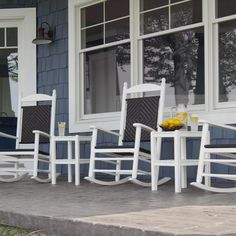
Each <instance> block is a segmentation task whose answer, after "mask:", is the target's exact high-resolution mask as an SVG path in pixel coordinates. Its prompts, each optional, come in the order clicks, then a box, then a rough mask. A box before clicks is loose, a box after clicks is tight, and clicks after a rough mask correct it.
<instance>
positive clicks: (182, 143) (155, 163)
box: [151, 130, 202, 193]
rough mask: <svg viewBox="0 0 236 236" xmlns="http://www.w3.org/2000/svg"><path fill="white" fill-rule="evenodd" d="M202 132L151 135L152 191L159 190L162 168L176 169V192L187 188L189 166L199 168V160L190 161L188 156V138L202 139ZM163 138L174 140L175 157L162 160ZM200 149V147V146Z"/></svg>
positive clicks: (177, 131)
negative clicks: (159, 177)
mask: <svg viewBox="0 0 236 236" xmlns="http://www.w3.org/2000/svg"><path fill="white" fill-rule="evenodd" d="M201 136H202V132H201V131H182V130H176V131H170V132H169V131H167V132H166V131H163V132H152V134H151V159H152V190H157V182H158V175H159V168H160V166H172V167H174V168H175V192H176V193H180V192H181V188H187V166H197V165H198V159H188V158H187V155H186V138H201ZM162 138H173V139H174V157H173V158H172V159H168V160H161V158H160V157H161V141H162ZM199 149H200V146H199Z"/></svg>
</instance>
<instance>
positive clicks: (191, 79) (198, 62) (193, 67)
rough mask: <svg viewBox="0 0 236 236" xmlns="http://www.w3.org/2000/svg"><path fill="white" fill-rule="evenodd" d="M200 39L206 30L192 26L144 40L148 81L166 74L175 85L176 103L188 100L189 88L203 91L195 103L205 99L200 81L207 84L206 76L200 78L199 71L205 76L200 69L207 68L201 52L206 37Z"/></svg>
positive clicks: (199, 93)
mask: <svg viewBox="0 0 236 236" xmlns="http://www.w3.org/2000/svg"><path fill="white" fill-rule="evenodd" d="M198 30H200V29H198ZM200 31H201V30H200ZM201 39H203V34H201V33H197V32H196V31H193V30H191V31H184V32H178V33H175V34H169V35H165V36H160V37H155V38H151V39H146V40H144V77H145V80H146V82H159V81H160V79H161V78H162V77H165V78H166V80H167V83H168V84H171V86H172V87H174V89H175V99H176V104H179V103H184V104H188V103H189V98H188V96H189V91H190V90H192V91H193V92H194V93H195V95H200V96H195V101H194V103H195V104H199V103H203V102H204V98H203V96H202V95H203V94H204V89H203V90H202V89H200V88H199V87H200V86H199V85H198V83H202V85H201V86H203V88H204V82H202V79H204V77H203V78H202V79H200V80H199V77H200V75H201V77H202V76H204V73H202V72H201V71H204V55H201V53H200V52H201V51H202V50H203V42H204V41H203V40H201ZM203 51H204V50H203ZM199 67H201V69H199ZM203 81H204V80H203Z"/></svg>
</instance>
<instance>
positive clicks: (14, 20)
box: [0, 8, 36, 117]
mask: <svg viewBox="0 0 236 236" xmlns="http://www.w3.org/2000/svg"><path fill="white" fill-rule="evenodd" d="M35 32H36V14H35V9H33V8H28V9H1V10H0V117H4V116H6V117H17V106H18V95H19V93H21V94H22V95H23V96H25V95H27V94H31V93H35V92H36V46H35V45H33V44H32V40H33V38H34V37H35Z"/></svg>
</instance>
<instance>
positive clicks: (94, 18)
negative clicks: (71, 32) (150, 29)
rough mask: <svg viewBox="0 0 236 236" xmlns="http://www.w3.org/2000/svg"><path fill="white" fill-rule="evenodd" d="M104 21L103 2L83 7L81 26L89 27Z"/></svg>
mask: <svg viewBox="0 0 236 236" xmlns="http://www.w3.org/2000/svg"><path fill="white" fill-rule="evenodd" d="M102 22H103V3H99V4H96V5H92V6H90V7H85V8H82V9H81V27H82V28H84V27H87V26H91V25H95V24H99V23H102Z"/></svg>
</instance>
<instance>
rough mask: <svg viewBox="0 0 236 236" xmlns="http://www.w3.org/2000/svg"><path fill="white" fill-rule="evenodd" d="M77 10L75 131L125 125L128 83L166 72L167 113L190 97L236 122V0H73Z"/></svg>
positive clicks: (203, 111) (212, 115) (202, 110)
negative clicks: (121, 115)
mask: <svg viewBox="0 0 236 236" xmlns="http://www.w3.org/2000/svg"><path fill="white" fill-rule="evenodd" d="M69 13H71V14H72V16H73V14H74V16H76V18H73V17H69V30H70V33H69V35H70V37H69V41H70V43H69V45H70V48H69V58H70V60H71V61H72V62H73V63H72V64H70V67H69V78H70V91H71V92H70V100H71V101H72V103H70V113H71V114H72V115H70V129H71V130H72V131H83V130H84V131H87V130H88V126H89V125H91V124H95V125H96V124H97V125H103V126H104V125H105V126H106V127H107V128H113V129H117V128H119V127H118V126H117V124H118V123H119V122H118V121H119V110H120V96H121V93H122V84H123V83H124V82H128V83H129V85H135V84H138V83H142V82H145V83H158V82H160V80H161V78H162V77H165V78H166V81H167V88H166V104H165V105H166V108H167V110H166V115H167V116H168V115H169V111H170V108H171V107H172V106H176V105H177V104H181V103H184V104H187V105H188V107H189V109H190V110H191V111H192V112H194V113H198V114H200V116H202V118H205V119H211V120H214V121H216V122H217V121H221V122H224V123H231V122H235V120H236V115H233V113H232V112H235V111H236V82H235V81H236V78H235V75H236V69H235V68H236V67H235V64H236V56H235V55H236V46H235V45H236V33H235V32H236V5H235V0H227V1H223V0H209V1H203V0H158V1H157V0H122V1H120V0H119V1H117V0H106V1H104V0H100V1H89V2H88V1H86V0H73V2H71V3H69ZM95 13H96V14H95ZM69 15H70V14H69ZM72 18H73V19H72ZM74 29H77V30H74ZM75 49H76V50H75ZM74 51H75V52H76V53H75V52H74ZM232 108H233V109H232ZM222 111H224V112H222ZM226 113H227V114H230V115H229V116H228V115H227V116H226V115H225V114H226Z"/></svg>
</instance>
